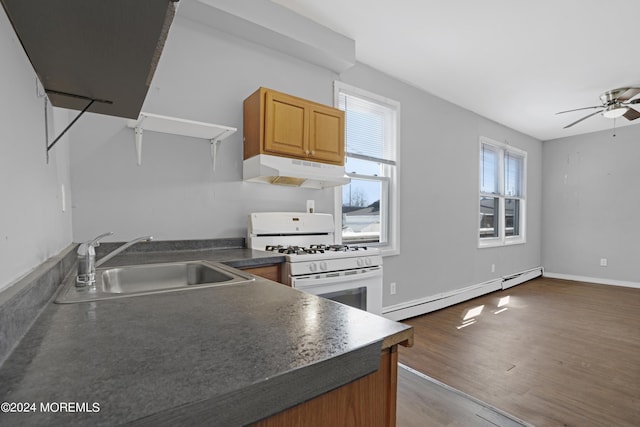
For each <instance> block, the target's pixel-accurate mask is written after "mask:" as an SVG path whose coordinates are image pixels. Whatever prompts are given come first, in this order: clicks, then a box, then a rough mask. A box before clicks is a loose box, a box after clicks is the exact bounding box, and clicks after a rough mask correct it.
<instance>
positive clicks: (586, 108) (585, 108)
mask: <svg viewBox="0 0 640 427" xmlns="http://www.w3.org/2000/svg"><path fill="white" fill-rule="evenodd" d="M592 108H602V105H597V106H595V107H584V108H576V109H574V110H567V111H558V112H557V113H556V114H564V113H570V112H572V111H580V110H590V109H592Z"/></svg>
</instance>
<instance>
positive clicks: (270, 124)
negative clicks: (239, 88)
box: [264, 91, 309, 157]
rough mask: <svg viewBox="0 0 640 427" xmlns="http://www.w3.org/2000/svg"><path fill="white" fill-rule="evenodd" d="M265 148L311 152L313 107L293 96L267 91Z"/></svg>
mask: <svg viewBox="0 0 640 427" xmlns="http://www.w3.org/2000/svg"><path fill="white" fill-rule="evenodd" d="M265 110H266V117H265V139H264V150H265V151H267V152H271V153H277V154H284V155H287V156H294V157H305V156H307V155H308V152H309V148H308V146H309V143H308V135H309V109H308V108H307V106H306V105H305V103H304V102H301V101H300V99H298V98H295V97H293V96H289V95H285V94H281V93H277V92H271V91H269V92H267V93H266V99H265Z"/></svg>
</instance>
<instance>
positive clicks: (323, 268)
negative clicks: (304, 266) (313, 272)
mask: <svg viewBox="0 0 640 427" xmlns="http://www.w3.org/2000/svg"><path fill="white" fill-rule="evenodd" d="M320 270H322V271H327V263H326V262H324V261H322V262H321V263H320Z"/></svg>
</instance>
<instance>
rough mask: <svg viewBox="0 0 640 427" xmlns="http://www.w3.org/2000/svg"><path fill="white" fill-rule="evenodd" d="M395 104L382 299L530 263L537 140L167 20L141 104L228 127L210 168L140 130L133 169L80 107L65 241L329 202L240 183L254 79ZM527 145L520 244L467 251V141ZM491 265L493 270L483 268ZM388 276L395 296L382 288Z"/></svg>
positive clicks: (470, 225)
mask: <svg viewBox="0 0 640 427" xmlns="http://www.w3.org/2000/svg"><path fill="white" fill-rule="evenodd" d="M335 79H340V80H343V81H345V82H347V83H349V84H352V85H354V86H358V87H361V88H363V89H367V90H370V91H372V92H375V93H379V94H381V95H384V96H387V97H389V98H392V99H396V100H398V101H400V102H401V144H402V146H401V158H400V165H401V183H402V184H401V233H402V234H401V254H400V255H399V256H394V257H388V258H386V259H385V282H384V283H385V291H384V292H385V299H384V304H385V305H391V304H395V303H399V302H403V301H408V300H412V299H416V298H422V297H428V296H431V295H435V294H437V293H440V292H446V291H450V290H454V289H458V288H462V287H465V286H468V285H472V284H476V283H479V282H483V281H486V280H489V279H491V278H494V277H499V276H502V275H505V274H508V273H514V272H519V271H522V270H524V269H527V268H531V267H535V266H539V265H540V247H541V243H540V235H541V234H540V233H541V231H540V202H541V173H540V172H541V155H542V147H541V143H540V142H539V141H536V140H534V139H532V138H530V137H527V136H524V135H522V134H520V133H517V132H514V131H512V130H510V129H508V128H505V127H504V126H501V125H498V124H496V123H493V122H491V121H489V120H486V119H484V118H482V117H480V116H478V115H476V114H473V113H471V112H469V111H466V110H464V109H462V108H459V107H457V106H454V105H452V104H450V103H448V102H446V101H443V100H441V99H438V98H435V97H433V96H431V95H429V94H427V93H425V92H422V91H420V90H417V89H415V88H413V87H411V86H408V85H406V84H404V83H402V82H399V81H398V80H395V79H393V78H390V77H388V76H386V75H384V74H382V73H379V72H377V71H375V70H373V69H371V68H369V67H367V66H364V65H362V64H358V65H356V66H355V67H354V68H352V69H350V70H348V71H347V72H345V73H343V75H340V76H338V75H336V74H334V73H332V72H330V71H328V70H326V69H324V68H321V67H318V66H314V65H311V64H309V63H306V62H303V61H300V60H298V59H295V58H292V57H290V56H287V55H284V54H282V53H279V52H276V51H273V50H270V49H268V48H265V47H261V46H258V45H255V44H252V43H249V42H245V41H241V40H238V39H234V38H232V37H231V36H227V35H225V34H222V33H219V32H217V31H215V30H212V29H210V28H207V27H204V26H202V25H200V24H196V23H194V22H192V21H188V20H186V19H184V18H182V17H178V18H177V19H176V21H175V23H174V25H173V27H172V29H171V32H170V35H169V38H168V40H167V44H166V48H165V51H164V52H163V55H162V58H161V60H160V64H159V66H158V70H157V72H156V75H155V77H154V81H153V84H152V88H151V90H150V92H149V95H148V96H147V100H146V102H145V106H144V108H143V111H148V112H152V113H157V114H164V115H173V116H176V117H183V118H187V119H191V120H199V121H208V122H213V123H218V124H222V125H227V126H234V127H237V128H238V129H239V131H238V132H237V133H236V134H235V135H233V136H232V137H231V138H229V139H228V140H226V141H224V142H223V143H222V144H221V146H220V151H219V158H218V168H217V170H216V173H215V175H214V174H212V171H211V166H210V160H209V157H208V155H209V154H208V153H209V151H208V150H209V146H208V143H207V142H205V141H201V140H192V139H189V138H183V137H175V136H171V135H162V134H152V133H151V132H147V133H145V136H144V143H143V164H142V166H140V167H139V166H137V165H136V159H135V150H134V142H133V141H134V137H133V131H132V130H131V129H128V128H126V127H125V121H124V120H123V119H116V118H108V117H102V116H88V117H87V118H86V119H83V120H82V121H81V122H79V124H77V125H76V128H75V129H74V130H73V134H72V151H71V168H72V177H73V183H72V185H73V195H74V222H73V230H74V239H75V240H76V241H81V240H85V239H88V238H90V237H92V236H94V235H97V234H99V233H101V232H103V231H106V230H111V231H114V232H116V233H117V234H116V235H115V236H113V238H112V239H113V240H124V239H129V238H132V237H135V236H137V235H142V234H147V233H149V234H153V235H154V236H156V237H157V238H160V239H185V238H212V237H237V236H244V234H245V233H246V215H247V214H248V213H249V212H252V211H272V210H298V211H302V210H304V208H305V200H307V199H315V200H316V209H317V211H318V212H330V213H332V212H333V190H322V191H318V190H301V189H295V188H289V187H278V186H267V185H262V184H254V183H243V182H241V179H242V170H241V169H242V162H241V160H242V100H243V99H244V98H245V97H247V96H248V95H249V94H251V93H252V92H253V91H254V90H256V89H257V88H258V86H265V87H270V88H273V89H276V90H280V91H283V92H288V93H291V94H293V95H296V96H300V97H304V98H308V99H312V100H315V101H318V102H322V103H325V104H332V102H333V89H332V88H333V81H334V80H335ZM480 135H484V136H487V137H489V138H493V139H495V140H498V141H507V142H509V143H511V144H513V145H514V146H517V147H518V148H522V149H524V150H527V151H528V153H529V169H528V170H529V174H528V185H529V187H528V196H529V205H528V212H527V213H528V217H529V224H528V242H527V244H526V245H518V246H513V247H509V248H492V249H482V250H480V249H477V247H476V246H477V242H476V235H477V220H478V219H477V212H478V207H477V203H478V182H477V177H478V164H479V161H478V137H479V136H480ZM492 263H495V264H496V268H497V269H496V272H495V273H491V272H490V265H491V264H492ZM392 281H393V282H396V283H397V284H398V291H397V294H396V295H395V296H389V295H388V284H389V283H390V282H392Z"/></svg>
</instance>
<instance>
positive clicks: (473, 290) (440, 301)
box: [382, 267, 544, 321]
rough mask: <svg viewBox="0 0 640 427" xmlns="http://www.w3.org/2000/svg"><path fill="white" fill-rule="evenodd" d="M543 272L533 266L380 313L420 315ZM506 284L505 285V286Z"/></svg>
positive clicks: (404, 316) (399, 316) (395, 316)
mask: <svg viewBox="0 0 640 427" xmlns="http://www.w3.org/2000/svg"><path fill="white" fill-rule="evenodd" d="M542 274H544V269H543V268H542V267H535V268H531V269H529V270H524V271H521V272H519V273H514V274H509V275H507V276H502V277H499V278H497V279H492V280H489V281H487V282H483V283H478V284H475V285H471V286H467V287H465V288H461V289H455V290H453V291H450V292H444V293H441V294H435V295H431V296H428V297H426V298H419V299H415V300H411V301H407V302H403V303H400V304H395V305H390V306H387V307H382V315H383V316H384V317H386V318H388V319H391V320H396V321H397V320H404V319H408V318H410V317H415V316H420V315H422V314H426V313H429V312H432V311H435V310H440V309H441V308H445V307H449V306H451V305H454V304H458V303H461V302H464V301H467V300H470V299H473V298H477V297H479V296H482V295H485V294H488V293H490V292H495V291H500V290H503V289H507V288H510V287H512V286H515V285H519V284H520V283H524V282H526V281H528V280H531V279H533V278H535V277H538V276H540V275H542ZM505 285H506V286H505Z"/></svg>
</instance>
